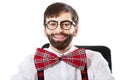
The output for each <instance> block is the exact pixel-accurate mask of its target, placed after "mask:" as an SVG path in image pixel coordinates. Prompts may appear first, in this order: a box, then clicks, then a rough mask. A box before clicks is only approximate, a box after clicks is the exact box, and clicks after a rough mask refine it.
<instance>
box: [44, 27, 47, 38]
mask: <svg viewBox="0 0 120 80" xmlns="http://www.w3.org/2000/svg"><path fill="white" fill-rule="evenodd" d="M44 35H45V36H47V33H46V28H45V27H44Z"/></svg>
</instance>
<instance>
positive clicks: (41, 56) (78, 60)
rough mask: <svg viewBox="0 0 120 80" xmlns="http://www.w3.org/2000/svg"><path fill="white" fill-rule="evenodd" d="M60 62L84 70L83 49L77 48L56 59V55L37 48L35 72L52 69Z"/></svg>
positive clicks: (84, 56) (84, 57)
mask: <svg viewBox="0 0 120 80" xmlns="http://www.w3.org/2000/svg"><path fill="white" fill-rule="evenodd" d="M61 60H62V61H64V62H66V63H67V64H69V65H71V66H73V67H75V68H78V69H80V70H84V68H85V65H86V61H87V60H86V53H85V49H84V48H78V49H76V50H74V51H72V52H70V53H69V54H67V55H63V56H61V57H58V56H57V55H56V54H54V53H52V52H49V51H46V50H44V49H41V48H37V50H36V53H35V56H34V61H35V66H36V69H37V71H41V70H44V69H46V68H49V67H53V66H55V65H56V64H58V63H59V62H60V61H61Z"/></svg>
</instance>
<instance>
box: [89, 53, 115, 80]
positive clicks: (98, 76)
mask: <svg viewBox="0 0 120 80" xmlns="http://www.w3.org/2000/svg"><path fill="white" fill-rule="evenodd" d="M91 53H93V54H94V56H92V62H91V66H92V68H91V69H92V70H93V71H92V72H93V75H94V76H93V77H94V80H114V78H113V76H112V73H111V71H110V69H109V66H108V62H107V61H106V60H105V59H104V58H103V56H102V55H101V54H100V53H99V52H94V51H93V52H91Z"/></svg>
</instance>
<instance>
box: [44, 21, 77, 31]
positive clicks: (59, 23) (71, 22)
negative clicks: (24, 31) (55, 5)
mask: <svg viewBox="0 0 120 80" xmlns="http://www.w3.org/2000/svg"><path fill="white" fill-rule="evenodd" d="M50 22H56V23H57V26H56V27H55V28H53V29H51V28H49V26H48V24H49V23H50ZM64 22H69V23H70V24H71V26H70V27H69V28H68V29H65V28H64V27H63V26H62V23H64ZM58 25H60V27H61V28H62V29H64V30H70V29H71V27H72V25H73V26H74V27H75V26H76V25H75V23H74V22H73V21H69V20H64V21H60V22H58V21H55V20H50V21H48V22H47V23H46V24H45V26H46V27H47V28H48V29H49V30H55V29H56V28H57V27H58Z"/></svg>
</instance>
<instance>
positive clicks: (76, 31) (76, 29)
mask: <svg viewBox="0 0 120 80" xmlns="http://www.w3.org/2000/svg"><path fill="white" fill-rule="evenodd" d="M78 28H79V27H78V26H75V27H74V29H75V30H74V37H76V36H77V34H78Z"/></svg>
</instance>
